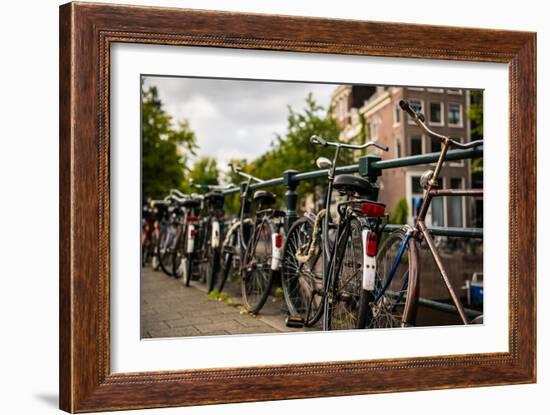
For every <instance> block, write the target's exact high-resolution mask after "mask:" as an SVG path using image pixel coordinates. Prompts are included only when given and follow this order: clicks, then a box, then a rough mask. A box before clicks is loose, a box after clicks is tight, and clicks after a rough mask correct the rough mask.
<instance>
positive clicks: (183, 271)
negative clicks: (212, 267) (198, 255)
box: [179, 255, 193, 287]
mask: <svg viewBox="0 0 550 415" xmlns="http://www.w3.org/2000/svg"><path fill="white" fill-rule="evenodd" d="M192 264H193V257H192V255H187V256H184V257H182V258H181V262H180V264H179V270H180V271H179V274H180V276H181V283H182V284H183V285H184V286H185V287H189V284H190V282H191V272H192V269H191V265H192Z"/></svg>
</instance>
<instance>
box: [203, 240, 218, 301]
mask: <svg viewBox="0 0 550 415" xmlns="http://www.w3.org/2000/svg"><path fill="white" fill-rule="evenodd" d="M208 250H209V251H210V254H209V255H208V262H207V269H206V289H207V290H208V292H211V291H213V290H214V287H215V286H216V279H217V274H218V271H219V268H220V250H219V249H218V248H214V247H212V246H211V245H210V244H208Z"/></svg>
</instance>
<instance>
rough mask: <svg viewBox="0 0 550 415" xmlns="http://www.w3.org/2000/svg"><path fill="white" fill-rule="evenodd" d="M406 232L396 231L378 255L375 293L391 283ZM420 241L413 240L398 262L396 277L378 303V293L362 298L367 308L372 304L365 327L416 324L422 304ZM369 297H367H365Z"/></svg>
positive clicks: (410, 240)
mask: <svg viewBox="0 0 550 415" xmlns="http://www.w3.org/2000/svg"><path fill="white" fill-rule="evenodd" d="M405 236H406V233H405V231H404V230H402V229H400V230H397V231H394V232H392V233H391V234H390V235H388V237H387V238H386V239H385V240H384V241H383V243H382V245H381V247H380V248H379V250H378V253H377V255H376V263H377V264H376V268H377V272H376V277H375V293H376V295H379V291H380V290H381V289H382V287H384V285H385V284H386V283H387V278H388V275H389V271H390V270H391V268H392V267H393V266H394V264H395V262H396V258H397V255H398V252H399V249H400V247H401V245H402V244H403V241H404V239H405ZM419 272H420V262H419V261H418V241H417V240H416V239H413V238H411V239H409V240H408V245H407V247H406V249H405V251H404V253H403V255H402V257H401V258H400V261H399V263H398V264H397V265H396V271H395V275H394V277H393V279H392V280H391V282H390V283H389V285H388V288H387V290H386V291H385V292H384V294H383V295H381V296H380V299H379V300H378V301H377V302H376V303H374V300H375V295H372V297H371V298H370V299H369V298H365V299H363V300H362V301H364V303H363V304H362V306H363V307H369V308H370V311H368V312H366V315H365V321H364V322H362V326H363V328H392V327H403V326H411V325H414V323H415V319H416V309H417V305H418V295H419V284H418V275H419ZM365 297H366V296H365Z"/></svg>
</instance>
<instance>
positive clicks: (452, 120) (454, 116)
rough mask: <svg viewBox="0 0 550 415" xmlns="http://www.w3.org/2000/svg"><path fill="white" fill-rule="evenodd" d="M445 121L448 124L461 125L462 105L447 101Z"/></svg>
mask: <svg viewBox="0 0 550 415" xmlns="http://www.w3.org/2000/svg"><path fill="white" fill-rule="evenodd" d="M447 121H448V123H449V125H450V126H453V127H462V105H460V104H456V103H454V102H451V103H449V105H448V111H447Z"/></svg>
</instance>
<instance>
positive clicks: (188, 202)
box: [179, 198, 201, 208]
mask: <svg viewBox="0 0 550 415" xmlns="http://www.w3.org/2000/svg"><path fill="white" fill-rule="evenodd" d="M179 205H180V206H183V207H186V208H197V207H200V205H201V200H200V199H194V198H189V199H185V200H183V201H181V202H179Z"/></svg>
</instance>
